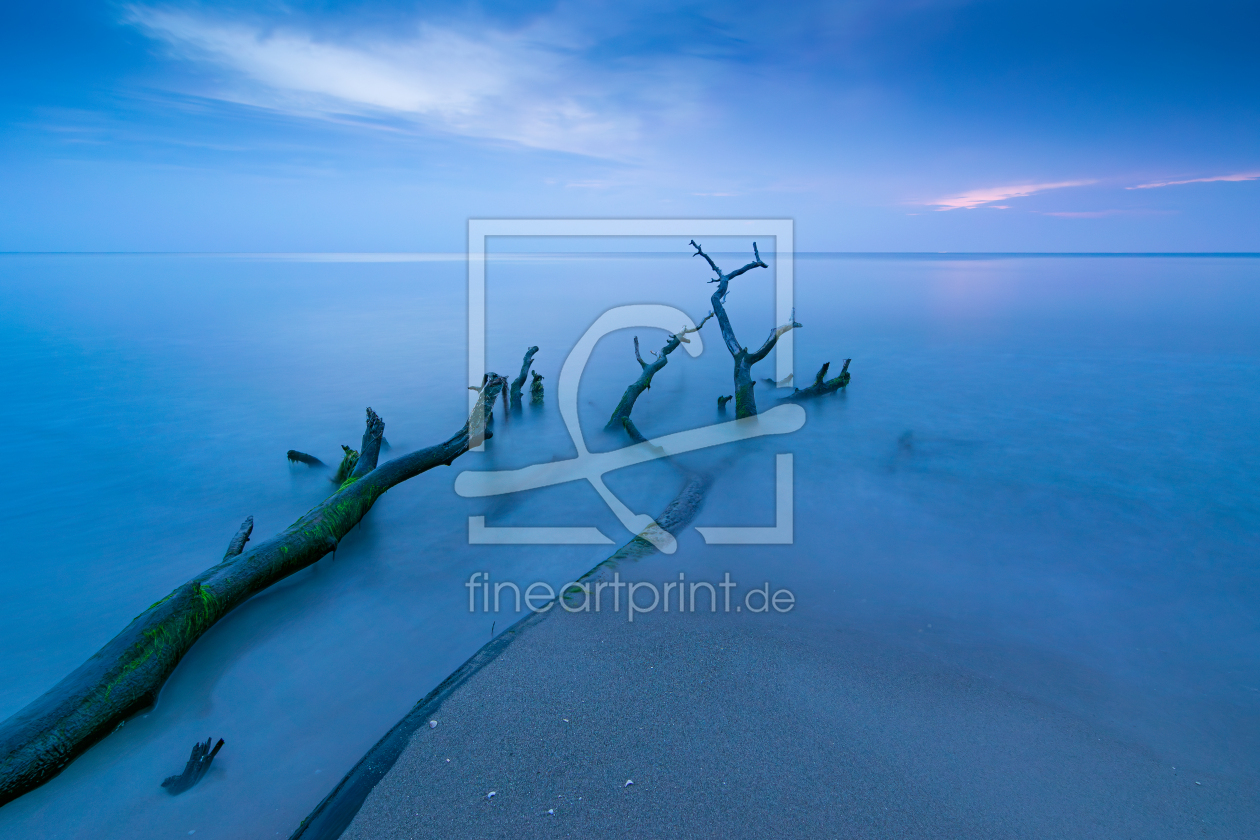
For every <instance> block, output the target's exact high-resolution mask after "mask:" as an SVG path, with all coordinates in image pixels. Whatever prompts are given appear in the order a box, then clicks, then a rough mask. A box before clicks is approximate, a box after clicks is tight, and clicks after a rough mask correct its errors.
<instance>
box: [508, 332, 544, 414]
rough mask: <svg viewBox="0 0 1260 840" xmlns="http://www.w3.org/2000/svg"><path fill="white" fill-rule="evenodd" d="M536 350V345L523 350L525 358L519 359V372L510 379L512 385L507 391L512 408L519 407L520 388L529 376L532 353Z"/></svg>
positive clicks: (532, 358)
mask: <svg viewBox="0 0 1260 840" xmlns="http://www.w3.org/2000/svg"><path fill="white" fill-rule="evenodd" d="M537 352H538V348H537V347H531V348H529V349H528V350H526V351H525V358H524V359H523V360H521V373H520V375H519V376H517V377H516V378H515V379H513V380H512V387H511V390H510V391H509V395H510V396H511V398H512V408H520V407H521V389H522V388H523V387H525V379H526V377H528V376H529V368H530V365H532V364H533V363H534V354H535V353H537Z"/></svg>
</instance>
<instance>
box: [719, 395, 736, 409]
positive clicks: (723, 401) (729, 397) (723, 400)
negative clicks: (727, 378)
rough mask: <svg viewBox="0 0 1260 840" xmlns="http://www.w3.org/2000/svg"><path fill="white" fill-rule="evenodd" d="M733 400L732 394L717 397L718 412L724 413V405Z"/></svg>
mask: <svg viewBox="0 0 1260 840" xmlns="http://www.w3.org/2000/svg"><path fill="white" fill-rule="evenodd" d="M733 399H735V395H734V394H728V395H726V396H725V397H718V411H726V404H727V403H728V402H730V401H731V400H733Z"/></svg>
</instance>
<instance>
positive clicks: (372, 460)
mask: <svg viewBox="0 0 1260 840" xmlns="http://www.w3.org/2000/svg"><path fill="white" fill-rule="evenodd" d="M506 384H507V383H506V380H505V379H503V378H502V377H499V376H497V375H493V374H492V375H490V376H489V377H488V378H487V381H486V384H485V386H484V387H483V388H482V389H481V397H480V398H479V399H478V401H477V406H476V408H474V410H473V413H472V416H471V417H470V418H469V420H468V422H467V423H466V424H464V427H463V428H462V429H460V430H459V431H458V432H456V433H455V434H454V435H452V436H451V437H450V438H448V439H447V440H445V441H443V442H442V443H439V444H437V445H436V446H430V447H428V448H427V449H420V450H417V451H415V452H412V453H410V454H407V455H403V456H402V457H399V458H395V459H394V460H392V461H388V462H386V463H384V464H381V465H380V466H377V464H376V461H377V457H378V454H379V451H380V445H381V440H382V436H383V433H384V428H385V424H384V422H383V421H381V419H380V418H379V417H377V416H376V414H375V412H373V411H372V410H371V409H368V422H367V429H366V431H365V432H364V434H363V445H362V448H361V454H360V455H359V458H358V461H357V463H356V464H355V466H354V471H353V473H352V474H351V475H350V476H349V477H348V478H346V479H345V481H344V483H342V484H341V486H340V487H339V488H338V489H337V490H336V492H334V493H333V494H332V495H331V496H330V497H328V499H326V500H325V501H324V502H322V503H321V504H319V505H317V506H315V507H314V508H312V509H311V510H310V511H309V512H308V513H306V514H305V515H303V516H302V517H301V518H300V519H298V521H297V522H294V523H293V524H292V525H290V526H289V528H288V529H287V530H285V531H284V532H283V533H281V534H278V535H277V536H275V537H272V538H271V539H269V540H264V541H263V542H260V543H258V544H256V545H255V546H254V547H253V548H252V549H250V550H248V551H244V550H243V548H244V545H245V540H246V539H247V538H248V534H249V531H250V529H252V525H253V523H252V521H251V520H246V523H245V524H244V525H242V526H241V531H240V532H238V534H237V536H236V538H234V539H233V540H232V543H231V545H230V546H229V548H228V553H227V556H225V557H224V559H223V561H222V562H221V563H219V564H218V565H217V566H214V567H213V568H211V569H207V570H206V571H204V572H202V573H201V574H200V575H197V576H196V577H195V578H193V579H192V580H190V581H188V582H187V583H185V584H183V585H182V586H180V587H179V588H177V589H176V590H175V591H174V592H172V593H171V594H170V595H167V596H166V597H165V598H163V599H162V600H160V601H158V602H157V603H156V604H154V605H153V606H151V607H149V608H148V609H147V610H145V611H144V612H142V613H141V614H140V615H138V616H136V618H135V619H134V620H133V621H132V622H131V624H129V625H128V626H127V627H126V629H124V630H123V631H122V632H121V633H119V634H118V635H117V636H115V637H114V638H113V639H112V640H110V641H109V642H108V643H107V644H106V645H105V646H104V647H103V648H101V649H100V650H99V651H98V652H97V653H96V654H95V655H94V656H92V658H91V659H89V660H88V661H87V662H85V663H83V664H82V665H80V666H79V667H78V668H77V669H75V670H74V671H73V672H71V673H70V675H69V676H67V677H66V678H65V679H63V680H62V681H61V682H60V683H58V684H57V685H56V686H54V687H53V688H52V689H50V690H49V691H48V692H47V693H46V694H44V695H43V696H42V697H39V698H38V699H36V700H34V701H33V702H31V703H30V704H29V705H28V706H26V708H24V709H22V710H21V711H20V712H18V713H17V714H15V715H13V716H12V717H11V718H9V719H8V720H6V721H5V722H4V723H3V724H0V805H4V804H5V803H7V802H10V801H12V800H13V799H16V798H17V797H19V796H21V795H22V794H24V793H26V792H27V791H30V790H32V789H34V788H36V787H38V786H39V785H41V784H43V783H44V782H46V781H48V780H49V779H51V778H52V777H53V776H55V775H57V773H59V772H61V770H62V769H63V768H65V766H66V765H67V764H69V763H70V762H71V761H72V760H74V758H75V757H76V756H78V755H79V754H80V753H82V752H83V751H84V750H86V749H87V748H88V747H90V746H92V745H93V744H94V743H96V742H97V741H99V740H100V739H101V738H103V737H104V736H105V735H107V734H108V733H109V732H111V731H112V730H114V729H115V728H117V727H118V726H119V725H120V724H121V723H122V722H123V721H125V720H126V719H127V718H128V717H130V716H131V715H133V714H135V713H137V712H139V711H140V710H142V709H144V708H147V707H148V706H151V705H153V703H154V701H156V700H157V696H158V692H159V690H160V689H161V688H162V685H163V683H165V682H166V679H167V677H169V676H170V674H171V672H172V671H173V670H175V666H176V665H177V664H179V661H180V659H181V658H183V656H184V654H185V653H187V652H188V650H189V648H191V647H192V645H193V643H195V642H196V641H197V639H199V638H200V637H201V635H202V634H203V633H205V632H206V630H208V629H209V628H210V627H211V626H212V625H213V624H214V623H215V622H216V621H218V620H219V619H220V618H222V617H223V616H224V615H226V614H227V613H229V612H230V611H231V610H232V609H233V608H234V607H236V606H238V605H239V604H241V603H242V602H244V601H245V600H246V599H248V598H250V597H251V596H253V595H255V594H256V593H258V592H261V591H262V590H264V589H266V588H267V587H269V586H271V585H272V584H274V583H276V582H277V581H280V580H282V579H284V578H285V577H288V576H289V575H291V574H293V573H294V572H296V571H299V570H301V569H304V568H306V567H307V566H310V565H311V564H312V563H314V562H315V561H317V560H319V559H320V558H321V557H323V556H324V555H326V554H328V553H329V552H331V551H333V550H334V549H335V548H336V547H337V543H338V542H340V540H341V538H342V537H343V536H345V535H346V534H347V533H348V532H349V531H350V529H351V528H353V527H354V526H355V525H356V524H358V522H359V520H360V519H362V518H363V516H364V514H366V513H367V512H368V511H369V510H371V508H372V505H373V504H374V503H375V502H376V500H377V499H378V498H380V497H381V495H382V494H384V493H385V491H387V490H389V489H390V488H391V487H393V486H394V485H396V484H400V483H401V482H404V481H406V480H407V479H409V478H413V477H415V476H417V475H419V474H420V473H422V472H425V471H426V470H430V469H432V468H434V467H437V466H440V465H449V464H450V463H451V462H452V461H454V460H455V459H456V458H458V457H459V456H460V455H462V454H464V453H465V452H467V451H468V449H469V447H470V446H477V445H478V444H480V442H481V441H482V440H483V439H485V438H488V437H489V436H490V435H489V432H488V431H487V430H486V423H487V421H488V419H489V417H490V415H491V409H492V408H493V406H494V400H495V398H496V397H497V396H498V394H499V392H500V391H502V390H503V388H504V386H505V385H506ZM234 552H236V553H234Z"/></svg>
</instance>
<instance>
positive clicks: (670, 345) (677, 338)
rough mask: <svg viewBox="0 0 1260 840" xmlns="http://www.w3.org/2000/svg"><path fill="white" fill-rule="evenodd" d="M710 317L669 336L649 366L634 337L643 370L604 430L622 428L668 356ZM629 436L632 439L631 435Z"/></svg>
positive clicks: (622, 398)
mask: <svg viewBox="0 0 1260 840" xmlns="http://www.w3.org/2000/svg"><path fill="white" fill-rule="evenodd" d="M712 317H713V313H712V312H710V313H709V314H708V315H705V316H704V320H703V321H701V322H700V323H699V324H697V325H696V327H695V329H692V330H688V329H684V330H683V331H682V332H679V333H674V334H671V335H670V337H669V340H668V341H666V342H665V346H664V347H662V348H661V352H660V353H658V354H657V356H656V359H655V360H654V361H653V362H652V363H651V364H649V363H648V362H645V361H643V357H642V356H641V355H639V337H638V336H637V335H636V336H635V337H634V358H635V359H636V360H638V362H639V367H641V368H643V372H642V373H640V374H639V378H638V379H636V380H635V381H634V382H632V383H630V387H629V388H626V392H625V393H624V394H622V395H621V402H619V403H617V407H616V408H615V409H613V413H612V417H610V418H608V422H607V423H606V424H605V425H604V428H605V429H607V430H608V431H612V430H613V429H616V428H618V427H622V426H624V423H623V421H625V420H628V419H629V418H630V412H631V411H633V410H634V403H635V400H637V399H638V398H639V395H640V394H642V393H643V392H644V391H646V390H647V389H648V388H651V387H652V377H654V376H656V374H657V373H658V372H659V371H660V369H661V368H663V367H665V365H667V364H669V354H670V353H673V352H674V351H675V350H677V349H678V345H680V344H684V343H690V339H688V338H687V336H688V334H690V333H694V332H699V331H700V328H701V327H703V326H704V325H705V322H706V321H708V320H709V319H710V318H712ZM625 428H626V430H627V431H629V429H630V427H628V426H626V427H625ZM631 436H632V437H633V434H632V435H631Z"/></svg>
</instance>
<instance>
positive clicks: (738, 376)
mask: <svg viewBox="0 0 1260 840" xmlns="http://www.w3.org/2000/svg"><path fill="white" fill-rule="evenodd" d="M691 247H693V248H695V249H696V253H695V254H693V255H692V256H699V257H704V259H705V261H706V262H707V263H708V264H709V267H710V268H712V269H713V272H714V273H715V274H717V279H716V280H710V281H709V282H710V283H717V284H718V287H717V291H715V292H714V293H713V297H712V298H711V301H712V302H713V312H714V314H715V315H717V319H718V326H719V327H720V328H721V330H722V338H723V340H725V341H726V349H727V350H729V351H730V353H731V358H733V359H734V360H735V419H736V420H741V419H743V418H745V417H752V416H753V415H755V414H756V413H757V400H756V398H755V397H754V396H753V385H755V384H756V383H755V382H753V378H752V366H753V365H755V364H757V362H760V361H761V360H762V359H764V358H765V357H766V356H767V355H768V354H769V353H770V351H771V350H773V349H774V345H775V344H776V343H777V342H778V340H779V337H780V336H781V335H783V334H784V333H785V332H787V331H788V330H791V329H794V328H796V327H799V326H801V325H800V324H798V323H796V313H793V314H792V320H791V321H789V322H788V323H786V324H784V325H783V326H781V327H775V328H774V329H773V330H771V331H770V336H769V338H767V339H766V340H765V343H764V344H762V345H761V347H760V348H758V349H757V350H756V351H755V352H751V353H750V352H749V351H748V348H747V347H744V346H743V345H741V344H740V343H739V340H738V339H737V338H735V330H734V328H733V327H732V326H731V319H730V318H729V317H728V316H727V314H726V307H725V306H723V305H722V304H723V303H724V302H725V301H726V294H727V291H728V285H729V284H730V282H731V280H733V279H735V278H736V277H738V276H740V275H741V274H743V273H744V272H746V271H751V270H752V269H754V268H769V266H768V265H766V264H765V263H764V262H762V260H761V254H760V253H759V252H758V251H757V243H755V242H754V243H753V256H754V257H755V258H756V259H754V260H753V261H752V262H750V263H748V264H747V265H745V266H743V267H741V268H737V269H735V270H734V271H732V272H731V273H730V274H723V273H722V269H720V268H718V266H717V263H715V262H714V261H713V258H712V257H710V256H709V255H708V254H706V253H705V252H704V250H703V249H702V248H701V247H700V246H699V245H697V244H696V241H695V240H694V239H693V240H691Z"/></svg>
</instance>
